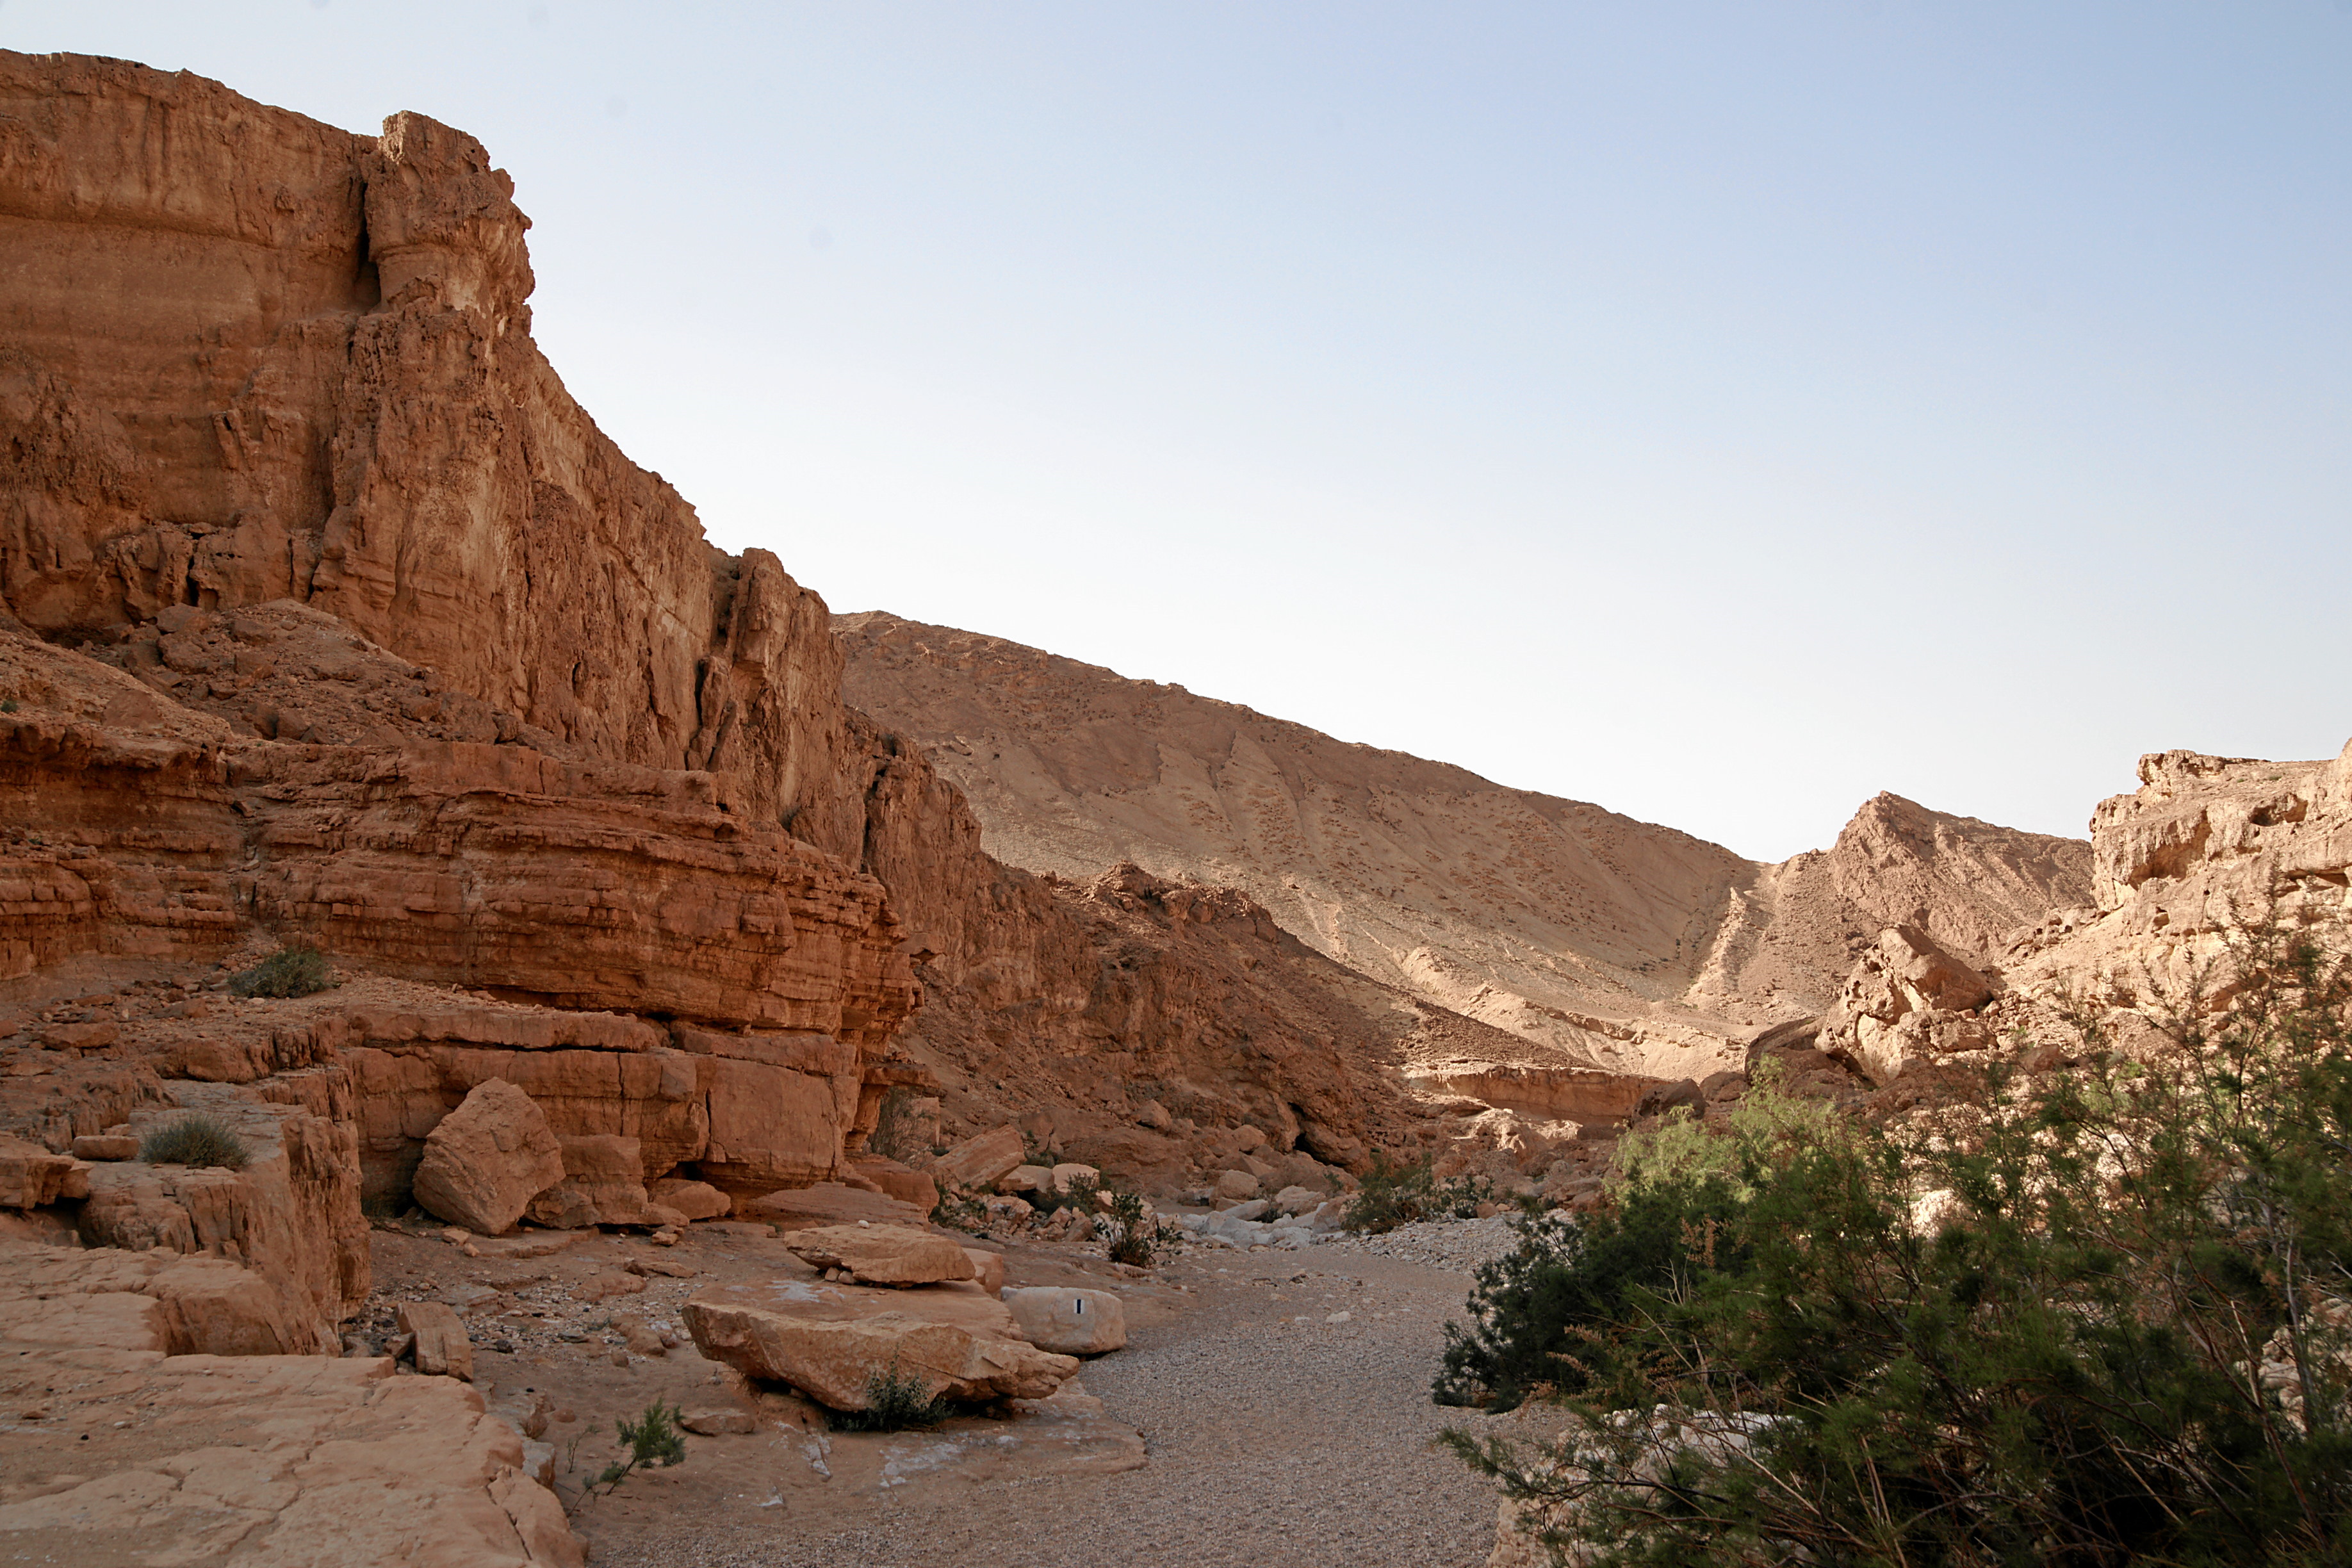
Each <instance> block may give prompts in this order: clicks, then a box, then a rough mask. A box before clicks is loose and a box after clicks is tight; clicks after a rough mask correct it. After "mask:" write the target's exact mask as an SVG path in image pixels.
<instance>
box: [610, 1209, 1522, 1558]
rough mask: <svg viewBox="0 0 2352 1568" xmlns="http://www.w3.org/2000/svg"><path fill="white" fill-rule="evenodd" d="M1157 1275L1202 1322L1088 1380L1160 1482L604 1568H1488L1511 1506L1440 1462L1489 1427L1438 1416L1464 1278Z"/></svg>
mask: <svg viewBox="0 0 2352 1568" xmlns="http://www.w3.org/2000/svg"><path fill="white" fill-rule="evenodd" d="M1458 1267H1459V1266H1458V1265H1457V1268H1458ZM1160 1274H1161V1276H1162V1278H1163V1279H1167V1280H1169V1281H1170V1282H1171V1283H1174V1284H1178V1285H1181V1286H1184V1287H1186V1288H1187V1289H1189V1290H1190V1291H1191V1292H1192V1295H1193V1296H1194V1298H1195V1299H1196V1302H1197V1306H1196V1308H1195V1310H1190V1311H1186V1312H1184V1313H1182V1314H1181V1316H1179V1317H1177V1318H1176V1319H1174V1320H1173V1321H1169V1322H1165V1323H1163V1324H1161V1325H1160V1326H1159V1327H1157V1328H1155V1329H1152V1330H1150V1331H1144V1332H1139V1333H1138V1334H1136V1335H1135V1336H1134V1338H1133V1339H1132V1340H1131V1341H1130V1342H1129V1346H1128V1348H1127V1349H1126V1350H1124V1351H1122V1352H1118V1353H1117V1354H1114V1355H1109V1356H1105V1357H1103V1358H1101V1359H1099V1360H1097V1361H1095V1362H1093V1363H1089V1364H1088V1366H1087V1370H1086V1373H1085V1374H1084V1376H1085V1380H1086V1385H1087V1388H1088V1390H1089V1391H1091V1392H1092V1393H1094V1394H1097V1396H1099V1397H1100V1398H1101V1399H1102V1401H1103V1403H1104V1405H1105V1414H1106V1415H1109V1416H1111V1417H1113V1418H1114V1419H1117V1420H1118V1421H1121V1422H1124V1423H1126V1424H1128V1425H1129V1426H1134V1427H1136V1428H1137V1429H1139V1431H1140V1432H1141V1433H1142V1434H1143V1436H1144V1438H1145V1441H1146V1443H1147V1445H1148V1447H1149V1451H1150V1463H1149V1464H1147V1465H1146V1466H1145V1467H1144V1468H1141V1469H1139V1470H1130V1471H1128V1472H1126V1473H1124V1474H1121V1475H1113V1476H1083V1477H1058V1478H1051V1479H1037V1480H1030V1481H1025V1482H1020V1483H1014V1484H1009V1485H975V1486H973V1487H971V1489H969V1490H968V1491H967V1492H965V1493H964V1494H963V1495H962V1497H961V1499H959V1500H956V1501H955V1502H953V1503H952V1504H949V1505H940V1504H936V1503H935V1504H932V1505H930V1506H922V1507H905V1506H899V1507H893V1506H892V1502H891V1500H888V1499H887V1498H880V1499H877V1500H875V1501H874V1503H873V1505H872V1508H871V1510H870V1511H869V1512H867V1513H866V1515H865V1517H864V1518H863V1520H860V1521H848V1520H845V1519H843V1518H842V1517H841V1516H839V1515H835V1518H834V1520H833V1521H831V1524H832V1528H830V1529H829V1530H824V1531H810V1530H809V1529H808V1528H807V1526H808V1525H809V1524H811V1523H814V1521H802V1523H801V1524H800V1525H799V1526H798V1527H796V1526H795V1523H794V1521H791V1520H789V1519H786V1518H783V1517H781V1516H780V1514H770V1515H767V1516H765V1517H764V1518H763V1519H761V1520H758V1521H738V1520H734V1519H726V1518H715V1519H710V1520H705V1521H695V1520H690V1519H680V1520H678V1521H676V1523H675V1525H674V1526H669V1527H666V1528H663V1529H662V1530H660V1531H659V1532H658V1535H657V1538H656V1539H653V1540H646V1541H644V1542H643V1543H642V1544H636V1543H632V1544H631V1545H629V1546H624V1545H622V1543H620V1542H614V1543H613V1544H612V1545H611V1546H609V1547H605V1548H601V1549H600V1550H599V1551H598V1552H597V1554H596V1559H595V1568H804V1565H809V1568H813V1565H818V1564H824V1565H827V1568H831V1565H835V1564H839V1565H844V1568H846V1565H850V1564H856V1565H860V1568H950V1565H954V1568H969V1565H970V1564H973V1563H992V1564H1004V1565H1006V1568H1107V1565H1114V1564H1115V1565H1118V1568H1160V1565H1163V1564H1164V1565H1168V1568H1176V1565H1180V1564H1181V1565H1183V1568H1195V1565H1198V1568H1222V1565H1224V1564H1233V1565H1234V1568H1242V1565H1248V1568H1289V1565H1291V1564H1297V1565H1299V1568H1325V1565H1328V1568H1390V1565H1393V1568H1456V1565H1460V1568H1475V1565H1477V1564H1482V1563H1485V1562H1486V1556H1487V1553H1488V1552H1489V1551H1490V1550H1491V1549H1492V1547H1493V1545H1494V1539H1495V1501H1496V1493H1495V1492H1494V1490H1493V1489H1492V1488H1491V1487H1490V1486H1489V1485H1487V1484H1486V1483H1484V1482H1482V1481H1481V1480H1479V1479H1477V1478H1476V1477H1475V1476H1474V1475H1473V1474H1472V1473H1471V1472H1470V1471H1469V1470H1468V1469H1466V1468H1465V1467H1464V1466H1463V1465H1462V1463H1461V1462H1460V1461H1459V1460H1457V1459H1455V1458H1454V1457H1453V1456H1452V1455H1450V1454H1447V1453H1444V1452H1442V1451H1440V1450H1438V1449H1435V1448H1433V1447H1432V1446H1431V1439H1432V1438H1433V1436H1435V1434H1436V1433H1437V1432H1438V1430H1439V1429H1440V1428H1441V1427H1443V1426H1447V1425H1449V1424H1456V1423H1462V1422H1464V1421H1465V1420H1466V1421H1472V1422H1475V1421H1476V1420H1477V1419H1478V1418H1477V1417H1476V1416H1475V1415H1470V1414H1469V1413H1467V1412H1464V1411H1459V1410H1446V1409H1442V1408H1440V1407H1439V1406H1437V1405H1433V1404H1431V1403H1430V1399H1429V1383H1430V1379H1431V1377H1432V1376H1433V1374H1434V1373H1435V1372H1436V1369H1437V1362H1438V1355H1439V1351H1440V1348H1441V1345H1442V1343H1443V1341H1442V1337H1441V1331H1440V1325H1441V1324H1443V1323H1444V1321H1446V1320H1447V1319H1448V1318H1453V1317H1458V1316H1459V1315H1460V1312H1461V1307H1462V1299H1463V1295H1464V1292H1465V1289H1466V1288H1467V1286H1468V1283H1469V1281H1468V1279H1466V1278H1465V1275H1464V1274H1462V1273H1460V1272H1455V1271H1452V1270H1444V1269H1438V1268H1426V1267H1422V1266H1420V1265H1417V1264H1414V1263H1408V1262H1405V1261H1403V1260H1402V1259H1398V1258H1383V1257H1379V1256H1374V1255H1368V1254H1366V1253H1362V1252H1358V1251H1354V1250H1345V1251H1343V1250H1341V1249H1338V1248H1325V1247H1315V1248H1312V1249H1310V1250H1307V1251H1305V1252H1266V1253H1245V1254H1236V1253H1234V1252H1229V1251H1223V1250H1217V1251H1205V1250H1203V1251H1190V1250H1188V1252H1187V1254H1186V1256H1185V1257H1184V1258H1181V1259H1180V1260H1178V1261H1176V1262H1173V1263H1171V1264H1169V1265H1168V1266H1166V1267H1165V1268H1163V1269H1161V1270H1160ZM1341 1314H1344V1316H1341ZM1335 1320H1336V1321H1335ZM845 1525H846V1528H844V1526H845ZM656 1542H657V1546H658V1550H657V1551H655V1550H652V1548H653V1547H655V1546H656Z"/></svg>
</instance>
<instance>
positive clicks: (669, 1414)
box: [588, 1399, 686, 1497]
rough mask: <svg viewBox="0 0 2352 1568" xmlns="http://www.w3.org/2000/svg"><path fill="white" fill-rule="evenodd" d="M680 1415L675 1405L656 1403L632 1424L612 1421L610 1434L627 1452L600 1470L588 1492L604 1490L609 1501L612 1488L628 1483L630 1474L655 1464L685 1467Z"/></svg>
mask: <svg viewBox="0 0 2352 1568" xmlns="http://www.w3.org/2000/svg"><path fill="white" fill-rule="evenodd" d="M682 1414H683V1412H681V1411H680V1410H679V1408H678V1407H677V1405H663V1404H662V1402H661V1401H660V1400H658V1399H656V1400H655V1401H654V1402H653V1403H652V1404H651V1405H646V1411H645V1414H644V1415H640V1416H638V1417H637V1418H636V1419H635V1421H619V1420H616V1421H614V1423H613V1430H614V1432H615V1433H617V1434H618V1435H619V1436H620V1439H621V1447H623V1448H624V1449H625V1450H626V1452H625V1453H624V1454H623V1455H622V1456H621V1458H617V1459H615V1460H614V1461H613V1462H612V1463H611V1464H609V1465H606V1466H605V1467H604V1468H603V1469H602V1470H599V1471H598V1472H597V1473H596V1479H594V1480H593V1481H590V1482H589V1483H588V1489H589V1490H590V1491H592V1492H593V1491H594V1490H595V1489H597V1488H598V1487H603V1488H604V1492H605V1495H606V1496H608V1497H609V1496H610V1495H612V1492H613V1490H614V1488H616V1487H618V1486H619V1485H620V1484H621V1483H622V1482H623V1481H625V1480H627V1479H629V1476H630V1473H631V1472H632V1471H635V1470H641V1469H646V1468H650V1467H652V1466H654V1465H656V1464H658V1465H662V1466H664V1467H667V1466H670V1465H682V1464H684V1463H685V1462H686V1436H685V1434H684V1433H682V1432H681V1431H679V1430H678V1426H677V1422H678V1417H679V1415H682Z"/></svg>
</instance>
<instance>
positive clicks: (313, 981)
mask: <svg viewBox="0 0 2352 1568" xmlns="http://www.w3.org/2000/svg"><path fill="white" fill-rule="evenodd" d="M332 984H334V981H333V980H331V979H330V978H329V977H328V974H327V960H326V955H325V954H323V953H321V952H320V951H319V950H318V949H317V948H315V947H281V948H279V949H278V951H277V952H273V953H271V954H270V955H269V956H268V958H265V959H263V960H262V961H261V962H260V963H257V964H255V965H254V966H253V967H252V968H251V969H247V970H241V971H239V972H238V973H236V974H233V975H231V976H229V982H228V988H229V990H230V991H231V992H233V993H234V994H236V995H239V996H312V995H316V994H318V993H320V992H321V991H324V990H326V989H327V988H328V987H329V986H331V985H332Z"/></svg>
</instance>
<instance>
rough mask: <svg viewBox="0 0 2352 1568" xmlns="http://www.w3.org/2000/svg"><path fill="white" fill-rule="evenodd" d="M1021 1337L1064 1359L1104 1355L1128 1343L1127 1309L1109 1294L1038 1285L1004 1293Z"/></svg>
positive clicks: (1106, 1292) (1099, 1291) (1006, 1304)
mask: <svg viewBox="0 0 2352 1568" xmlns="http://www.w3.org/2000/svg"><path fill="white" fill-rule="evenodd" d="M1004 1305H1005V1307H1006V1309H1007V1310H1010V1311H1011V1312H1012V1314H1013V1321H1014V1322H1015V1323H1018V1324H1019V1325H1020V1326H1021V1333H1022V1337H1023V1338H1024V1339H1026V1340H1027V1341H1028V1342H1030V1343H1031V1344H1033V1345H1035V1346H1036V1347H1037V1348H1038V1349H1039V1350H1046V1351H1054V1352H1057V1353H1059V1354H1062V1355H1101V1354H1103V1353H1104V1352H1108V1351H1115V1350H1118V1348H1119V1347H1121V1346H1122V1345H1124V1344H1126V1343H1127V1309H1126V1308H1125V1307H1124V1306H1122V1305H1121V1304H1120V1302H1119V1299H1118V1297H1116V1296H1114V1295H1112V1294H1111V1293H1110V1292H1109V1291H1108V1290H1080V1289H1068V1288H1066V1287H1062V1286H1055V1285H1039V1286H1032V1287H1029V1288H1028V1289H1014V1290H1007V1291H1005V1292H1004Z"/></svg>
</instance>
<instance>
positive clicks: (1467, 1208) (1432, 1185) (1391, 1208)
mask: <svg viewBox="0 0 2352 1568" xmlns="http://www.w3.org/2000/svg"><path fill="white" fill-rule="evenodd" d="M1432 1164H1433V1162H1432V1161H1431V1159H1430V1157H1429V1156H1427V1155H1423V1156H1422V1158H1420V1159H1419V1160H1416V1161H1413V1162H1412V1163H1405V1164H1400V1163H1396V1162H1395V1161H1392V1160H1391V1159H1390V1158H1389V1157H1388V1154H1387V1153H1386V1152H1384V1151H1381V1150H1377V1149H1376V1150H1374V1151H1373V1152H1372V1168H1371V1169H1370V1171H1369V1172H1367V1173H1365V1175H1364V1179H1363V1184H1362V1185H1360V1187H1358V1188H1357V1189H1356V1196H1355V1199H1354V1201H1352V1202H1351V1203H1349V1205H1348V1214H1347V1218H1346V1221H1345V1223H1346V1225H1347V1227H1348V1228H1349V1230H1360V1231H1367V1232H1370V1233H1372V1234H1374V1235H1377V1234H1379V1233H1380V1232H1382V1231H1389V1230H1394V1229H1395V1228H1396V1227H1397V1226H1401V1225H1411V1224H1412V1223H1413V1222H1414V1221H1416V1220H1424V1219H1468V1218H1470V1217H1471V1216H1472V1215H1475V1214H1476V1213H1477V1212H1478V1205H1480V1204H1483V1203H1491V1202H1492V1201H1494V1197H1495V1186H1494V1184H1493V1183H1491V1182H1489V1181H1487V1180H1486V1178H1485V1177H1483V1176H1455V1177H1453V1178H1452V1179H1450V1180H1447V1181H1444V1182H1441V1181H1439V1180H1438V1179H1437V1175H1436V1173H1435V1171H1434V1170H1433V1168H1432Z"/></svg>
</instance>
